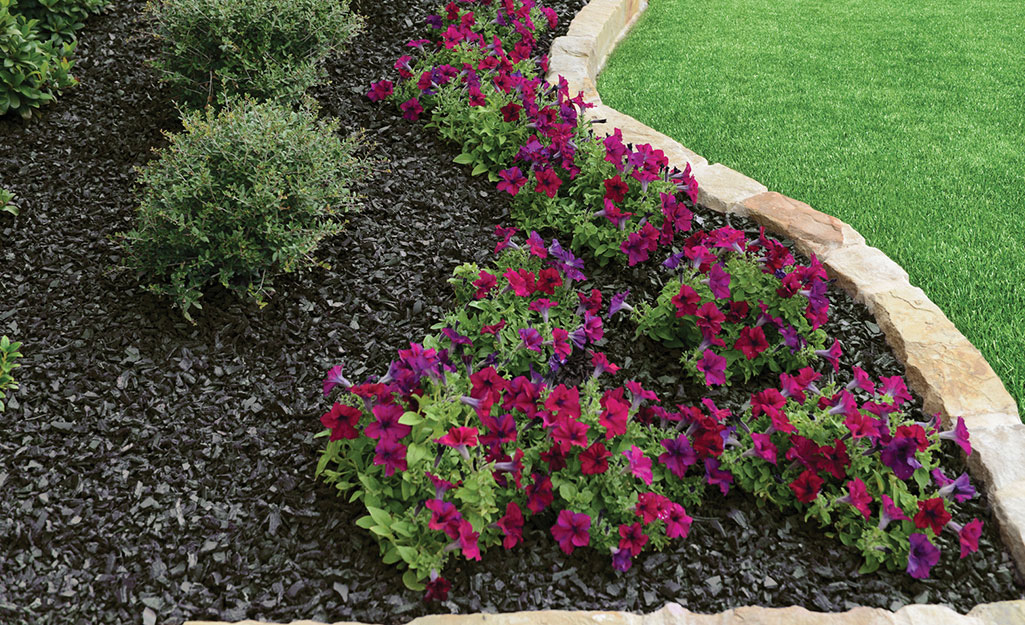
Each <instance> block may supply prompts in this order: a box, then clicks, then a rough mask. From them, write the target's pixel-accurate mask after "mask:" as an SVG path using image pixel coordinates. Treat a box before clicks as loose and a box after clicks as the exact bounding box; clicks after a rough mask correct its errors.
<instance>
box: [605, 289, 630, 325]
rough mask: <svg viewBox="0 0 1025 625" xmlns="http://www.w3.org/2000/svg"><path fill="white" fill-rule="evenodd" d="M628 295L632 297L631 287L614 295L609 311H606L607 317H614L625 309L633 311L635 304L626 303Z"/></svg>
mask: <svg viewBox="0 0 1025 625" xmlns="http://www.w3.org/2000/svg"><path fill="white" fill-rule="evenodd" d="M627 297H630V289H627V290H625V291H623V292H622V293H616V294H615V295H613V296H612V300H611V301H610V302H609V312H607V313H605V318H606V319H612V316H613V315H615V314H616V313H617V312H619V311H621V310H625V311H627V312H630V311H632V310H633V306H630V305H629V304H627V303H626V298H627Z"/></svg>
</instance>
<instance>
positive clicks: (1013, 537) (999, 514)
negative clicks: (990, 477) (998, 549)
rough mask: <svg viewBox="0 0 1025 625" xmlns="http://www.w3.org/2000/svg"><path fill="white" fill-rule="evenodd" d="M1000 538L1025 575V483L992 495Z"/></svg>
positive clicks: (1009, 486) (1010, 486)
mask: <svg viewBox="0 0 1025 625" xmlns="http://www.w3.org/2000/svg"><path fill="white" fill-rule="evenodd" d="M989 500H990V503H991V504H992V505H993V516H994V517H996V521H997V525H998V526H999V527H1000V538H1001V539H1002V541H1003V543H1004V546H1006V547H1007V550H1008V551H1010V552H1011V557H1012V558H1014V562H1015V564H1017V565H1018V570H1019V571H1021V572H1022V574H1025V481H1021V482H1015V483H1014V484H1009V485H1007V486H1004V487H1003V488H1001V489H1000V490H998V491H997V492H995V493H991V494H990V498H989Z"/></svg>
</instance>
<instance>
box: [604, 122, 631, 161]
mask: <svg viewBox="0 0 1025 625" xmlns="http://www.w3.org/2000/svg"><path fill="white" fill-rule="evenodd" d="M602 144H603V145H604V146H605V160H606V161H608V162H610V163H612V164H613V165H615V166H616V169H618V170H619V171H623V157H625V156H626V155H627V154H629V153H630V150H629V149H627V147H626V146H625V145H623V131H621V130H620V129H619V128H616V129H615V130H614V131H613V132H612V134H611V135H609V136H608V137H605V139H604V140H603V141H602Z"/></svg>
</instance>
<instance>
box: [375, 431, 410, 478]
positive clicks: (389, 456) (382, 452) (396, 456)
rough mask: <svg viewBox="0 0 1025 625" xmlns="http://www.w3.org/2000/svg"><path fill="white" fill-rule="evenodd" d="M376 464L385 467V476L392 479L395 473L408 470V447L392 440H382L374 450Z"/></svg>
mask: <svg viewBox="0 0 1025 625" xmlns="http://www.w3.org/2000/svg"><path fill="white" fill-rule="evenodd" d="M374 452H375V455H374V464H377V465H382V464H383V465H384V474H385V476H386V477H391V476H392V475H394V474H395V471H405V470H406V446H405V445H403V444H402V443H398V442H396V441H395V440H391V439H381V442H379V443H378V444H377V447H375V448H374Z"/></svg>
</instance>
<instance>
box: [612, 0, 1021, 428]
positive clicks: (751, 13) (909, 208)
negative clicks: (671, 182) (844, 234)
mask: <svg viewBox="0 0 1025 625" xmlns="http://www.w3.org/2000/svg"><path fill="white" fill-rule="evenodd" d="M598 86H599V91H600V92H601V96H602V100H603V101H604V103H605V104H607V105H609V106H612V107H614V108H616V109H619V110H621V111H623V112H624V113H627V114H629V115H632V116H634V117H636V118H637V119H639V120H641V121H642V122H644V123H646V124H648V125H649V126H652V127H654V128H656V129H658V130H661V131H662V132H665V133H666V134H668V135H670V136H672V137H673V138H675V139H677V140H678V141H680V142H681V143H683V144H684V145H685V146H687V147H688V148H690V149H692V150H694V151H695V152H697V153H698V154H701V155H702V156H704V157H705V158H707V159H708V161H709V162H712V163H714V162H721V163H723V164H725V165H727V166H728V167H732V168H733V169H736V170H738V171H740V172H743V173H744V174H746V175H748V176H751V177H752V178H754V179H756V180H758V181H760V182H762V183H763V184H765V185H766V186H768V187H769V189H770V190H772V191H779V192H781V193H784V194H786V195H789V196H791V197H793V198H796V199H798V200H802V201H804V202H807V203H809V204H811V205H812V206H813V207H814V208H816V209H818V210H820V211H822V212H825V213H829V214H831V215H835V216H837V217H839V218H840V219H842V220H844V221H846V222H847V223H849V224H851V225H852V226H854V227H855V228H856V229H857V230H858V231H859V232H861V233H862V234H863V235H864V236H865V238H866V239H867V241H868V244H869V245H873V246H875V247H878V248H880V249H882V250H883V251H884V252H886V253H887V254H888V255H889V256H890V257H891V258H893V259H894V260H896V261H897V262H898V263H899V264H900V265H901V266H902V267H904V268H905V269H906V270H907V272H908V273H909V274H910V276H911V282H912V284H915V285H917V286H920V287H921V288H922V289H924V290H925V292H926V293H927V294H928V296H929V298H930V299H932V300H933V301H934V302H936V304H937V305H938V306H939V307H940V308H941V309H943V311H944V312H945V313H946V314H947V316H948V317H950V319H951V320H952V321H953V322H954V323H955V324H956V325H957V327H958V329H960V330H961V332H963V333H964V334H965V336H967V337H968V338H969V340H971V342H972V343H974V344H975V346H976V347H978V348H979V349H980V350H981V351H982V353H983V355H984V356H985V357H986V359H987V360H988V361H989V363H990V364H991V365H992V366H993V368H994V369H995V370H996V372H997V374H998V375H999V376H1000V377H1001V379H1002V380H1003V382H1004V384H1005V386H1007V389H1008V390H1009V391H1010V392H1011V394H1012V395H1014V397H1015V399H1016V400H1017V402H1018V406H1019V411H1020V412H1021V413H1022V414H1023V415H1025V2H1022V1H1021V0H961V1H958V2H950V1H949V0H916V1H915V2H894V1H893V0H858V1H857V2H853V1H850V0H828V1H826V0H721V1H718V2H705V1H698V0H650V6H649V8H648V10H647V12H646V13H645V15H644V16H643V17H642V18H641V21H640V23H639V24H638V25H637V27H636V28H635V30H634V31H632V32H631V34H630V36H629V37H627V38H626V39H625V40H624V41H623V42H622V43H621V44H620V45H619V46H618V48H617V49H616V51H615V53H614V54H613V55H612V58H611V59H610V60H609V62H608V65H607V68H606V69H605V71H604V72H603V73H602V74H601V76H600V80H599V85H598Z"/></svg>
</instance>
